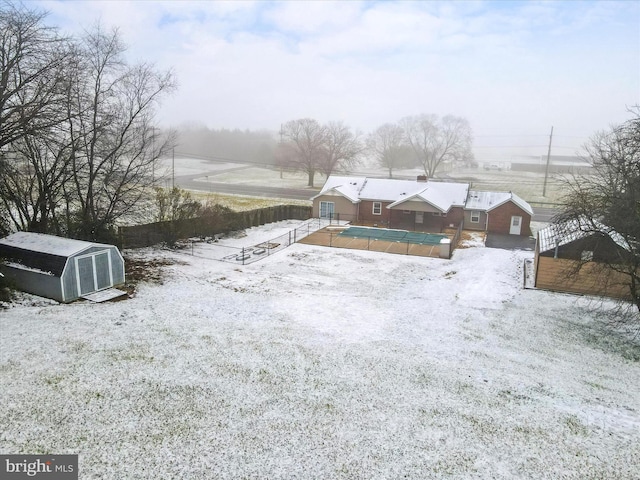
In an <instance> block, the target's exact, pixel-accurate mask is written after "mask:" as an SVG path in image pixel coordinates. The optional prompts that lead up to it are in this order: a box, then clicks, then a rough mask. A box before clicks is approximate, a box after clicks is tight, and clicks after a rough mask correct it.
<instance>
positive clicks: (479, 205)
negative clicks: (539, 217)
mask: <svg viewBox="0 0 640 480" xmlns="http://www.w3.org/2000/svg"><path fill="white" fill-rule="evenodd" d="M509 201H511V202H513V203H515V204H516V205H517V206H518V207H520V208H521V209H522V210H524V211H525V212H527V213H528V214H529V215H533V209H532V208H531V205H529V204H528V203H527V202H526V201H525V200H523V199H522V198H520V197H519V196H518V195H516V194H515V193H513V192H478V191H474V190H472V191H470V192H469V197H468V198H467V203H466V207H465V208H466V209H467V210H482V211H485V212H489V211H491V210H493V209H494V208H497V207H499V206H500V205H503V204H505V203H507V202H509Z"/></svg>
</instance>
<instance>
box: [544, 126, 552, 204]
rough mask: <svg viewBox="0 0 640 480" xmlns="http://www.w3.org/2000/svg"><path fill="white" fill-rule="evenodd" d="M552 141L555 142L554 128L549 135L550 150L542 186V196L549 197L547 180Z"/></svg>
mask: <svg viewBox="0 0 640 480" xmlns="http://www.w3.org/2000/svg"><path fill="white" fill-rule="evenodd" d="M551 140H553V126H552V127H551V135H549V149H548V150H547V166H546V167H545V169H544V185H543V186H542V196H543V197H546V196H547V178H548V177H549V161H550V160H551Z"/></svg>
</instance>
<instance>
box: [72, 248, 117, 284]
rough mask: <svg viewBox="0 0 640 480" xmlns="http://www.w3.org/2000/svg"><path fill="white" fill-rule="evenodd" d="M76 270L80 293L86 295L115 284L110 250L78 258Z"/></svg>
mask: <svg viewBox="0 0 640 480" xmlns="http://www.w3.org/2000/svg"><path fill="white" fill-rule="evenodd" d="M76 272H77V276H78V291H79V293H80V295H86V294H87V293H91V292H95V291H97V290H102V289H104V288H108V287H111V286H112V285H113V279H112V276H111V262H110V258H109V251H108V250H105V251H103V252H97V253H92V254H89V255H85V256H83V257H78V258H76Z"/></svg>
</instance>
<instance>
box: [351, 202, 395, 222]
mask: <svg viewBox="0 0 640 480" xmlns="http://www.w3.org/2000/svg"><path fill="white" fill-rule="evenodd" d="M374 203H381V204H382V210H381V213H380V215H374V214H373V204H374ZM390 204H391V202H383V201H379V200H362V201H361V202H360V208H359V212H358V219H357V221H358V222H359V223H362V224H364V225H374V224H377V225H379V226H385V227H388V226H389V219H390V212H391V210H389V209H388V208H387V207H388V206H389V205H390Z"/></svg>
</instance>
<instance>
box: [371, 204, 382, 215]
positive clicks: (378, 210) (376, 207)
mask: <svg viewBox="0 0 640 480" xmlns="http://www.w3.org/2000/svg"><path fill="white" fill-rule="evenodd" d="M373 214H374V215H382V202H373Z"/></svg>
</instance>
